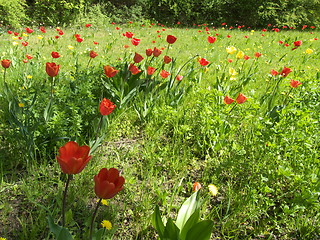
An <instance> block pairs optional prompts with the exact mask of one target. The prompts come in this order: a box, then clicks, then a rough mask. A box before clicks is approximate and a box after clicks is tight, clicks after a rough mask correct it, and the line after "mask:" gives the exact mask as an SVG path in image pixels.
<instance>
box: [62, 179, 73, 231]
mask: <svg viewBox="0 0 320 240" xmlns="http://www.w3.org/2000/svg"><path fill="white" fill-rule="evenodd" d="M71 179H72V174H68V178H67V181H66V186H65V188H64V192H63V199H62V227H64V226H65V224H66V218H65V209H66V198H67V191H68V186H69V182H70V180H71Z"/></svg>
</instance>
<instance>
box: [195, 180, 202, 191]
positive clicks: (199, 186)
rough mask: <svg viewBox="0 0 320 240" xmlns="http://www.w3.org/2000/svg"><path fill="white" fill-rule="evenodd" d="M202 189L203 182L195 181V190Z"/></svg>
mask: <svg viewBox="0 0 320 240" xmlns="http://www.w3.org/2000/svg"><path fill="white" fill-rule="evenodd" d="M200 189H201V184H200V183H199V182H195V183H194V184H193V191H194V192H196V191H198V190H200Z"/></svg>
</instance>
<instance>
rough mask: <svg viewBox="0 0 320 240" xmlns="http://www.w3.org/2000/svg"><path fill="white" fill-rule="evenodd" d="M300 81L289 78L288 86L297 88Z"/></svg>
mask: <svg viewBox="0 0 320 240" xmlns="http://www.w3.org/2000/svg"><path fill="white" fill-rule="evenodd" d="M301 84H302V83H301V82H299V81H296V80H293V79H291V80H290V86H291V87H293V88H297V87H298V86H299V85H301Z"/></svg>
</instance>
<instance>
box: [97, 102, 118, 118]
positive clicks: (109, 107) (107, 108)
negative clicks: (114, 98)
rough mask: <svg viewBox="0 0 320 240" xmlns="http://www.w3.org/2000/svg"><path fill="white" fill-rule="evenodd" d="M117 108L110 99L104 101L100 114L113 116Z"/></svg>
mask: <svg viewBox="0 0 320 240" xmlns="http://www.w3.org/2000/svg"><path fill="white" fill-rule="evenodd" d="M115 108H116V105H114V104H113V102H111V101H110V100H109V99H106V98H104V99H102V101H101V103H100V113H101V115H102V116H106V115H109V114H111V113H112V112H113V110H114V109H115Z"/></svg>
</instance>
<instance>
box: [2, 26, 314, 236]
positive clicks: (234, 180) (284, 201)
mask: <svg viewBox="0 0 320 240" xmlns="http://www.w3.org/2000/svg"><path fill="white" fill-rule="evenodd" d="M115 27H116V26H106V27H105V28H104V29H94V26H93V28H83V29H82V28H79V29H78V28H77V29H72V28H70V29H63V31H64V35H63V36H62V37H60V38H59V39H54V38H53V36H55V35H57V32H56V31H55V29H49V30H48V31H47V33H45V34H43V33H41V32H38V30H36V31H35V32H34V33H32V34H29V36H27V37H23V40H25V41H28V42H29V45H28V46H27V47H23V46H22V45H21V41H22V40H13V39H12V35H9V34H7V33H6V32H2V33H1V35H0V44H1V45H0V46H1V51H0V52H1V59H11V60H12V66H11V67H10V68H8V69H7V71H6V81H7V83H8V86H9V89H10V91H11V93H9V94H8V93H6V92H5V88H2V90H1V92H0V94H1V95H0V97H1V103H0V105H1V110H0V115H1V127H2V130H1V132H2V133H3V134H2V137H1V145H2V147H1V149H0V154H1V159H3V161H1V165H0V169H1V174H0V177H1V178H0V180H1V181H0V183H1V188H0V189H1V190H0V192H1V196H2V198H1V200H0V209H1V215H0V223H1V226H2V227H1V228H0V237H5V238H7V239H53V235H51V234H50V233H49V228H48V223H47V216H48V215H49V214H50V215H52V216H53V217H54V219H55V220H56V221H58V220H60V218H61V204H62V191H63V187H64V182H65V178H66V177H65V176H64V175H63V174H62V173H61V170H60V167H59V166H58V163H57V162H56V160H55V156H56V155H57V150H58V148H59V147H60V146H62V145H64V144H65V142H67V141H68V140H76V141H77V142H79V143H80V144H92V142H93V140H94V138H95V135H96V130H97V126H98V119H99V113H98V106H99V101H100V100H101V98H102V97H108V98H110V99H111V100H112V101H113V102H115V104H116V105H117V108H116V110H115V111H114V112H113V113H112V114H111V115H109V116H108V118H107V119H106V120H105V122H104V124H105V125H103V126H105V128H103V130H104V131H105V135H104V138H103V142H102V144H101V146H100V147H99V148H98V150H97V151H96V152H94V154H93V159H92V160H91V161H90V163H89V165H88V166H87V167H86V169H85V170H84V171H83V172H82V173H80V174H77V175H75V176H74V180H73V181H71V185H70V188H69V193H68V199H67V217H66V219H67V220H66V222H67V224H66V225H67V227H68V228H69V229H70V230H71V231H72V233H73V235H74V236H75V239H86V238H87V236H88V230H87V227H88V226H89V224H90V220H91V219H90V218H91V215H92V212H93V209H94V206H95V204H96V200H97V197H96V196H95V194H94V191H93V186H94V183H93V176H94V175H96V174H97V172H98V171H99V169H101V168H102V167H107V168H110V167H115V168H118V169H120V170H121V171H122V175H123V176H124V177H125V179H126V183H125V189H124V191H122V192H120V193H119V194H118V195H117V196H116V197H115V198H113V199H111V200H110V201H109V205H108V206H103V207H102V208H101V209H100V211H99V212H98V216H97V220H96V225H97V228H101V226H100V222H101V221H102V220H104V219H105V220H109V221H111V222H112V224H113V229H112V230H110V231H107V232H106V235H105V239H109V238H113V239H156V238H157V233H156V231H155V229H154V228H153V227H151V214H152V212H153V211H154V208H155V206H156V205H159V206H160V209H161V211H162V212H163V213H164V215H165V216H167V217H169V216H171V217H173V218H174V219H175V216H176V214H177V211H178V209H179V208H180V205H181V204H182V202H183V201H184V200H185V199H186V198H187V197H189V196H190V195H191V193H192V184H193V183H194V182H196V181H197V182H200V183H201V184H202V186H203V189H202V190H201V191H202V197H203V199H204V205H203V209H202V216H203V218H204V219H212V220H213V221H214V223H215V224H214V231H213V234H212V239H317V238H319V236H320V229H319V226H320V222H319V219H320V211H319V209H320V204H319V192H320V185H319V176H320V173H319V160H320V158H319V146H320V136H319V114H318V112H319V97H320V95H319V92H320V91H319V79H320V73H319V66H318V61H319V60H318V59H319V54H320V51H319V41H318V40H315V38H319V32H318V31H313V33H312V34H310V32H309V31H306V30H304V31H297V30H283V31H280V32H278V33H276V32H273V31H271V30H270V29H268V31H267V32H262V31H260V30H256V31H251V30H238V29H236V30H228V29H221V28H219V29H215V30H214V29H210V34H207V33H206V31H205V29H204V27H199V28H190V29H178V28H174V29H167V28H165V27H160V26H150V27H149V26H144V27H141V26H133V25H130V24H128V25H121V26H119V27H120V30H115V29H114V28H115ZM200 30H201V32H200ZM126 31H131V32H133V33H134V37H136V38H140V39H141V43H140V44H139V45H138V46H137V47H134V46H132V44H131V42H130V40H129V39H127V38H126V37H124V36H122V33H125V32H126ZM157 31H158V32H157ZM19 32H21V31H19ZM40 34H41V35H43V36H44V38H43V39H41V40H40V39H38V38H37V36H38V35H40ZM74 34H80V35H81V37H83V38H84V41H83V42H82V43H77V42H76V41H75V38H74ZM169 34H171V35H174V36H176V37H177V41H176V42H175V43H174V44H172V45H171V46H169V48H168V43H167V42H166V36H167V35H169ZM216 34H218V35H216ZM262 34H264V36H262ZM158 35H160V37H158ZM227 35H230V36H231V37H230V38H228V37H227ZM208 36H215V37H217V40H216V42H215V43H213V44H209V43H208V42H207V37H208ZM245 36H247V37H248V38H246V37H245ZM297 40H302V42H303V43H302V45H301V46H300V47H298V48H297V49H295V50H292V48H293V42H294V41H297ZM13 41H17V42H18V43H19V45H17V46H13V45H12V42H13ZM94 41H96V42H98V43H99V44H98V45H95V44H94V43H93V42H94ZM152 41H155V43H152ZM279 41H283V42H284V43H283V44H280V43H279ZM285 43H288V44H289V46H288V47H286V46H284V44H285ZM69 45H71V46H73V47H74V48H73V49H69V48H68V46H69ZM124 45H128V46H129V47H128V48H124ZM229 46H234V47H236V48H237V51H236V52H235V53H234V54H228V53H227V52H226V47H229ZM153 47H157V48H161V47H163V48H164V50H163V53H162V55H160V57H159V58H154V59H153V60H152V59H151V57H150V58H147V57H146V56H145V49H147V48H153ZM308 48H310V49H312V50H313V52H312V53H311V54H307V53H306V50H307V49H308ZM90 50H94V51H96V52H97V53H98V57H97V58H95V59H92V61H91V63H90V65H89V67H87V65H88V61H89V59H90V58H89V57H88V54H89V51H90ZM239 50H241V51H243V52H244V54H246V55H248V56H250V59H249V60H243V59H237V58H236V54H237V53H238V52H239ZM52 51H57V52H59V53H60V55H61V57H60V58H58V59H52V58H51V55H50V53H51V52H52ZM134 52H138V53H140V54H141V55H143V56H144V57H145V59H144V60H143V61H142V62H141V63H140V64H136V65H138V66H139V68H140V69H145V67H147V66H148V65H149V64H150V65H152V66H154V67H157V68H158V69H160V68H161V67H163V68H164V69H165V70H167V71H169V72H170V73H171V75H172V76H175V74H176V73H177V71H178V70H179V68H180V67H182V66H183V64H185V63H186V65H185V67H184V68H182V70H181V71H180V73H179V74H181V75H183V76H184V78H183V80H182V81H181V82H180V83H179V84H178V83H177V82H174V85H173V87H172V88H169V85H168V82H167V81H169V80H168V79H170V77H172V76H170V77H169V78H168V79H166V80H163V79H161V78H160V77H159V72H160V71H159V70H157V71H156V73H155V74H154V75H153V78H152V79H153V80H154V82H155V86H154V88H152V89H149V90H148V89H147V88H146V87H145V86H144V85H141V86H139V87H136V86H133V87H132V86H131V88H130V86H129V85H126V83H128V84H129V83H130V84H131V83H135V81H138V79H146V77H145V75H144V73H142V74H141V75H137V77H136V78H134V77H133V76H131V75H126V74H128V71H127V70H126V68H127V66H128V63H130V62H132V59H133V54H134ZM255 52H260V53H262V56H261V57H259V58H255V56H254V53H255ZM165 53H166V54H167V55H168V56H170V57H172V58H173V60H174V61H173V63H171V64H168V65H163V66H162V61H163V56H164V55H165ZM26 54H31V55H32V56H33V59H31V60H29V62H28V63H23V62H22V60H23V59H24V58H25V55H26ZM194 56H199V57H202V58H206V59H207V60H208V61H210V64H209V65H208V66H206V67H203V66H201V65H200V64H199V63H198V62H197V57H196V58H195V59H192V58H193V57H194ZM190 59H191V60H190ZM227 59H232V62H228V61H227ZM189 60H190V61H189ZM47 61H49V62H51V61H54V62H56V63H58V64H60V65H61V68H60V72H59V75H58V77H57V78H56V81H57V82H56V85H55V86H54V102H53V104H52V111H51V112H50V108H51V105H49V96H50V84H49V83H50V79H48V77H47V75H46V73H45V62H47ZM108 64H110V65H112V66H114V67H115V68H117V69H119V70H120V72H119V74H118V75H117V76H116V77H115V78H112V79H111V80H106V77H105V76H104V73H103V66H105V65H108ZM283 67H289V68H291V69H292V72H291V73H290V74H289V75H288V76H287V77H285V78H282V77H279V76H272V75H271V74H270V71H271V69H274V70H276V71H281V70H282V69H283ZM230 68H233V69H234V70H235V71H236V72H237V74H236V75H235V80H230V78H231V77H232V76H231V74H230V71H229V69H230ZM231 72H232V71H231ZM28 75H30V76H32V78H28V77H27V76H28ZM123 76H129V77H128V78H126V80H123V78H122V77H123ZM290 79H294V80H298V81H300V82H302V85H300V86H299V87H298V88H294V89H293V88H291V87H290ZM1 84H2V86H3V82H1ZM115 84H119V86H126V87H128V86H129V87H128V88H123V89H121V88H120V90H119V89H117V88H116V87H115ZM277 84H278V85H277ZM128 89H129V90H128ZM132 89H136V92H135V94H133V95H132V96H131V95H130V90H132ZM240 92H242V93H243V94H244V95H246V96H247V97H248V100H247V101H246V102H245V103H243V104H237V105H236V104H235V103H233V104H232V105H226V104H224V103H223V99H224V97H225V96H226V95H228V96H230V97H231V98H233V99H235V98H236V97H237V95H238V93H240ZM35 96H36V100H37V101H35V102H33V99H34V97H35ZM126 97H127V99H128V101H125V98H126ZM18 103H24V105H25V106H24V107H18ZM45 109H48V110H47V112H48V113H47V118H46V117H44V110H45ZM32 147H34V149H35V150H32ZM209 184H215V185H216V186H217V187H218V189H219V193H218V195H217V196H216V197H213V196H210V195H209V194H208V189H207V186H208V185H209Z"/></svg>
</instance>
